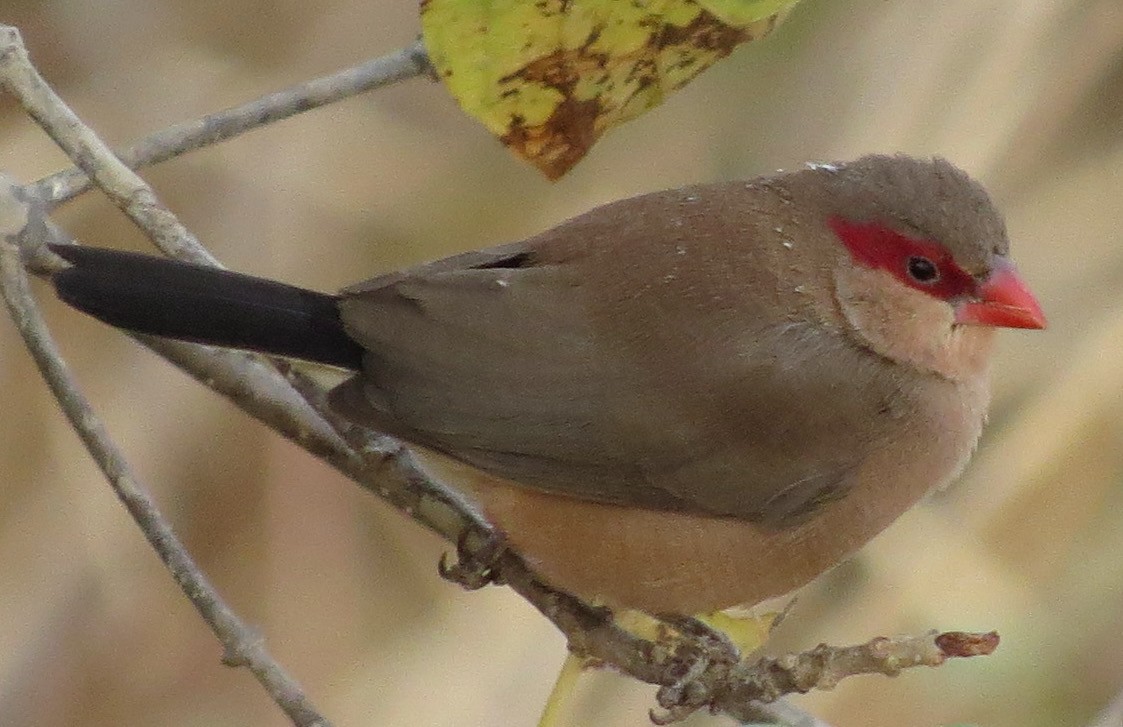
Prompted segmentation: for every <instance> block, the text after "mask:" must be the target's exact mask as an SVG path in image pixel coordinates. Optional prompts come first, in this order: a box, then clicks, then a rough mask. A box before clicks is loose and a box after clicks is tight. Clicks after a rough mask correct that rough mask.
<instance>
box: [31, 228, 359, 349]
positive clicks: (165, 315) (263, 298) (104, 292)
mask: <svg viewBox="0 0 1123 727" xmlns="http://www.w3.org/2000/svg"><path fill="white" fill-rule="evenodd" d="M50 247H51V250H52V251H53V252H54V253H56V254H57V255H59V256H60V257H62V258H63V259H65V260H67V261H68V262H70V263H71V265H72V267H69V268H66V269H65V270H61V271H59V272H57V273H55V275H54V278H53V280H54V284H55V290H57V291H58V295H59V297H60V298H62V299H63V300H64V301H65V302H66V303H68V304H70V305H72V306H74V307H75V308H77V309H78V310H81V311H84V312H86V313H89V314H90V315H92V316H94V317H95V318H99V319H101V320H102V321H105V322H106V323H108V324H110V325H111V326H117V327H119V328H124V329H127V330H130V331H134V332H136V333H147V334H150V335H153V336H162V337H164V338H175V339H178V340H181V341H193V342H195V343H206V344H210V345H213V346H224V347H228V348H240V349H246V350H250V351H261V352H263V353H270V354H275V355H278V356H287V357H291V358H299V359H304V360H307V361H318V362H320V363H325V364H329V365H331V366H340V367H343V368H349V369H355V370H358V369H359V368H361V366H362V354H363V350H362V348H360V347H359V345H358V344H357V343H355V342H354V341H352V340H351V339H350V338H348V337H347V334H346V333H344V331H343V324H342V322H341V321H340V320H339V307H338V306H337V305H336V298H335V297H334V296H331V295H324V294H323V293H316V292H314V291H311V290H304V289H303V288H296V287H293V286H291V285H285V284H283V283H277V282H274V281H272V280H263V279H261V278H253V277H250V276H248V275H240V274H238V273H231V272H228V271H225V270H216V269H214V268H208V267H204V266H201V265H191V264H189V263H183V262H178V261H176V260H167V259H165V258H158V257H152V256H149V255H139V254H137V253H131V252H120V251H117V250H104V249H100V248H93V247H85V246H79V245H51V246H50Z"/></svg>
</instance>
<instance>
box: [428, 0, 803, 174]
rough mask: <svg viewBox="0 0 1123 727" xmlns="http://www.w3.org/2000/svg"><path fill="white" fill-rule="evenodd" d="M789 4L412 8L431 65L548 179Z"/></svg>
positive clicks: (435, 0) (712, 0)
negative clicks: (417, 14)
mask: <svg viewBox="0 0 1123 727" xmlns="http://www.w3.org/2000/svg"><path fill="white" fill-rule="evenodd" d="M796 2H798V0H422V4H421V27H422V31H423V33H424V36H425V45H426V48H427V50H428V52H429V58H430V59H431V61H432V63H433V66H434V68H436V69H437V73H438V74H439V75H440V77H441V79H442V80H443V81H444V83H445V85H446V87H447V88H448V90H449V92H450V93H452V95H453V97H454V98H455V99H456V100H457V102H458V103H459V104H460V106H461V108H463V109H464V110H465V111H466V112H467V113H468V114H470V115H472V116H474V117H475V118H477V119H479V120H480V121H481V122H482V123H483V124H484V126H486V127H487V128H488V129H489V130H490V131H491V132H492V133H493V134H495V135H496V136H498V137H499V138H500V139H501V140H502V141H503V143H504V144H506V145H507V146H509V147H511V148H512V149H513V150H514V151H515V152H516V153H518V154H519V155H521V156H522V157H524V158H525V159H527V160H528V161H530V162H531V163H533V164H534V165H535V166H537V167H538V168H539V169H540V170H542V172H543V173H544V174H545V175H546V176H547V177H549V178H550V179H557V178H558V177H560V176H562V175H563V174H565V173H566V172H567V171H568V170H569V169H570V168H571V167H572V166H573V165H574V164H576V163H577V162H578V161H580V159H581V158H582V157H583V156H584V155H585V153H586V152H587V151H588V150H589V148H590V147H591V146H592V145H593V144H594V143H595V142H596V140H597V139H598V138H600V136H601V134H603V133H604V132H605V131H606V130H607V129H609V128H611V127H612V126H615V125H616V124H619V123H621V122H624V121H627V120H629V119H632V118H635V117H636V116H639V115H640V114H642V113H643V112H644V111H646V110H647V109H649V108H652V107H653V106H656V105H658V104H659V103H660V102H661V101H662V100H663V98H664V97H665V96H666V95H667V94H668V93H670V92H671V91H674V90H675V89H677V88H679V87H681V86H682V85H683V84H685V83H687V82H688V81H690V80H691V79H692V78H694V77H695V76H696V75H698V74H699V73H701V72H702V71H703V70H705V69H706V68H708V67H709V66H710V65H712V64H713V63H714V62H715V61H717V60H718V59H720V58H723V57H724V56H726V55H728V54H729V52H730V51H731V50H733V48H734V47H736V46H737V45H738V44H740V43H743V42H745V41H747V40H754V39H756V38H760V37H763V36H764V35H767V34H768V33H769V32H771V31H772V29H773V28H774V27H775V26H776V25H777V24H778V22H779V21H780V20H781V19H782V17H783V16H784V15H785V14H786V13H787V11H788V10H789V9H790V8H791V6H793V5H794V4H795V3H796Z"/></svg>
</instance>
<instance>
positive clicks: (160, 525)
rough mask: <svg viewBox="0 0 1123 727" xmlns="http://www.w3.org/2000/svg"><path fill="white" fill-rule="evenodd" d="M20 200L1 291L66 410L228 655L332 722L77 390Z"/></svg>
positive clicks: (313, 722) (7, 225) (304, 715)
mask: <svg viewBox="0 0 1123 727" xmlns="http://www.w3.org/2000/svg"><path fill="white" fill-rule="evenodd" d="M9 191H11V187H9ZM16 199H17V196H16V195H15V194H8V195H5V196H3V197H2V198H0V293H2V295H3V297H4V302H5V303H6V304H7V307H8V312H9V313H10V314H11V316H12V320H13V321H14V322H15V324H16V327H17V328H18V329H19V332H20V335H21V336H22V337H23V340H24V343H25V344H26V345H27V349H28V351H30V352H31V355H32V356H33V357H34V359H35V363H36V365H37V366H38V367H39V371H40V372H41V373H42V374H43V378H44V379H45V380H46V382H47V385H48V386H49V387H50V389H51V392H52V393H53V394H54V396H55V399H57V400H58V402H59V406H60V407H61V408H62V410H63V413H65V414H66V417H67V419H69V421H70V424H71V426H73V427H74V431H76V432H77V433H78V436H79V437H81V439H82V442H83V443H84V444H85V445H86V449H87V450H88V451H89V453H90V455H91V456H92V457H93V458H94V461H95V462H97V465H98V467H99V468H100V469H101V471H102V472H103V473H104V474H105V477H106V479H107V480H108V481H109V484H110V486H111V487H112V488H113V492H114V493H115V494H116V495H117V498H118V499H119V500H121V502H122V503H123V504H124V505H125V508H126V509H128V511H129V514H130V515H132V517H133V519H134V520H135V521H136V522H137V523H138V524H139V525H140V527H141V530H142V531H143V532H144V536H145V537H146V538H147V539H148V542H149V543H150V544H151V545H152V548H153V549H154V550H155V551H156V553H157V554H158V555H159V556H160V560H162V561H163V562H164V565H165V566H167V568H168V571H169V572H170V573H171V574H172V577H173V578H174V579H175V581H176V583H178V584H179V586H180V588H181V589H183V592H184V593H185V594H186V595H187V597H188V599H190V601H191V603H192V605H194V606H195V609H196V610H197V611H198V612H199V613H200V615H202V617H203V619H204V620H205V621H206V622H207V623H208V624H210V625H211V627H212V629H213V630H214V632H215V634H216V635H217V636H218V638H219V641H221V642H222V645H223V648H224V650H225V654H224V656H223V661H224V662H225V663H227V664H230V665H237V666H246V667H247V668H249V670H250V671H251V672H252V673H253V675H254V676H255V677H256V678H257V680H258V681H259V682H260V683H261V685H262V686H263V687H265V690H266V691H267V692H268V693H269V694H270V695H271V696H272V697H273V700H274V701H275V702H276V703H277V704H278V705H279V706H280V707H281V709H283V710H284V712H285V714H287V715H288V716H289V719H291V720H292V722H293V724H296V725H301V727H328V725H329V722H328V721H327V720H326V719H325V718H323V717H322V716H320V714H319V713H318V712H317V711H316V709H315V708H314V707H313V706H312V704H311V703H310V702H309V701H308V698H307V697H305V695H304V693H303V691H302V690H301V688H300V685H299V684H297V683H296V681H295V680H294V679H293V678H292V677H291V676H289V675H288V674H287V673H286V672H285V670H284V669H283V668H282V667H281V665H280V664H278V663H277V662H276V661H275V660H274V659H273V657H272V656H271V655H270V654H269V652H268V650H266V648H265V645H264V643H263V642H262V640H261V638H260V637H259V636H258V635H257V634H256V633H255V632H254V630H253V629H251V628H250V627H249V626H247V625H246V624H245V623H243V622H242V620H241V619H239V618H238V616H237V615H236V614H235V613H234V612H233V611H232V610H231V609H230V607H229V606H227V605H226V603H225V602H223V600H222V598H221V597H220V596H219V594H218V591H216V590H215V588H214V586H213V585H211V583H210V581H209V580H208V579H207V577H206V576H205V575H203V573H202V571H200V570H199V566H198V565H197V564H196V563H195V561H194V560H193V559H192V558H191V556H190V555H189V554H188V553H187V549H186V548H184V546H183V544H182V543H181V542H180V541H179V539H178V538H176V536H175V533H174V532H173V531H172V529H171V526H170V525H169V524H168V522H167V521H166V520H165V519H164V517H163V515H161V514H160V512H159V510H158V508H157V507H156V504H155V503H154V502H153V501H152V499H151V498H150V497H149V496H148V493H147V490H148V488H146V487H145V486H144V485H143V484H142V483H141V482H140V480H138V479H137V477H136V475H135V474H134V473H133V471H132V469H131V468H130V467H129V464H128V462H127V461H126V460H125V456H124V455H123V454H122V453H121V450H120V449H119V448H118V447H117V445H116V444H115V443H114V442H113V440H112V439H111V438H110V437H109V435H108V433H107V432H106V431H105V427H104V426H103V425H102V423H101V420H100V419H99V418H98V416H97V414H96V413H95V412H94V410H93V407H91V406H90V403H89V401H88V400H87V399H86V398H85V397H84V396H83V395H82V393H81V392H80V391H79V390H78V386H77V384H76V383H75V381H74V378H73V377H72V376H71V375H70V370H69V369H68V367H67V366H66V364H65V363H64V362H63V360H62V355H61V354H60V353H59V350H58V347H57V346H56V345H55V342H54V340H53V339H52V338H51V335H50V333H49V331H48V330H47V326H46V322H45V321H44V320H43V317H42V315H41V314H40V313H39V308H38V306H37V305H36V303H35V299H34V298H33V297H32V295H31V290H30V288H29V286H28V281H27V274H26V272H25V271H24V266H23V260H22V259H21V242H20V240H19V239H18V238H19V237H22V236H23V234H24V232H25V230H27V229H29V228H28V227H27V226H26V225H25V224H23V223H25V222H26V220H27V219H28V218H27V216H26V214H25V213H26V209H27V208H26V207H23V208H21V207H19V206H17V205H13V204H12V201H13V200H16Z"/></svg>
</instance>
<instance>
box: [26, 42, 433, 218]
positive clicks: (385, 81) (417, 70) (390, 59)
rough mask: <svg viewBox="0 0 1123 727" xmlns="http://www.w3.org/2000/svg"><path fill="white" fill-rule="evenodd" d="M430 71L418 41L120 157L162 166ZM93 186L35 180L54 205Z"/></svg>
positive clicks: (73, 175)
mask: <svg viewBox="0 0 1123 727" xmlns="http://www.w3.org/2000/svg"><path fill="white" fill-rule="evenodd" d="M428 69H429V62H428V58H427V57H426V55H425V47H424V46H423V45H422V44H421V42H420V41H418V42H416V43H414V44H413V45H411V46H410V47H408V48H404V49H402V50H399V51H395V52H393V53H390V54H388V55H385V56H382V57H381V58H375V59H373V60H370V61H367V62H366V63H361V64H359V65H357V66H354V67H353V68H347V69H344V70H342V71H339V72H337V73H333V74H331V75H329V76H324V77H322V78H317V79H314V80H311V81H307V82H305V83H301V84H297V85H295V86H291V87H289V88H286V89H284V90H283V91H278V92H276V93H271V94H269V95H267V96H263V97H261V98H258V99H254V100H253V101H249V102H248V103H244V104H241V105H239V106H234V107H233V108H229V109H225V110H223V111H219V112H217V113H213V114H208V115H206V116H204V117H202V118H200V119H194V120H191V121H185V122H183V123H180V124H176V125H175V126H171V127H168V128H167V129H163V130H161V131H158V132H156V133H154V134H150V135H149V136H147V137H145V138H144V139H141V140H140V141H138V142H136V143H135V144H133V145H131V146H129V147H127V148H126V149H124V150H122V151H119V152H117V157H118V158H119V159H120V160H121V161H122V162H123V163H124V164H125V165H126V166H128V167H129V168H130V169H141V168H144V167H147V166H151V165H153V164H159V163H160V162H163V161H167V160H168V159H172V158H174V157H177V156H179V155H181V154H184V153H186V152H189V151H193V150H195V149H199V148H202V147H205V146H210V145H212V144H217V143H219V142H222V141H226V140H227V139H232V138H234V137H235V136H238V135H240V134H244V133H245V132H247V131H252V130H253V129H256V128H258V127H261V126H265V125H266V124H271V123H273V122H274V121H280V120H282V119H287V118H288V117H290V116H295V115H296V114H299V113H303V112H305V111H311V110H312V109H316V108H319V107H321V106H325V105H327V104H330V103H334V102H336V101H340V100H342V99H345V98H349V97H351V96H355V95H358V94H360V93H364V92H366V91H370V90H372V89H375V88H380V87H382V86H389V85H391V84H394V83H397V82H399V81H404V80H406V79H409V78H414V77H416V76H420V75H423V74H424V73H426V72H427V71H428ZM91 184H92V182H91V181H90V178H89V177H88V176H87V175H86V174H85V173H84V172H83V171H82V170H80V169H67V170H65V171H62V172H58V173H56V174H52V175H51V176H49V177H45V178H43V179H41V180H40V181H38V182H36V183H35V192H36V194H37V196H38V197H39V198H40V199H43V200H44V201H46V202H47V203H48V205H49V206H50V207H55V206H58V205H60V204H63V203H65V202H67V201H69V200H71V199H73V198H74V197H77V196H78V195H79V194H81V193H83V192H85V191H86V190H88V189H89V188H90V186H91Z"/></svg>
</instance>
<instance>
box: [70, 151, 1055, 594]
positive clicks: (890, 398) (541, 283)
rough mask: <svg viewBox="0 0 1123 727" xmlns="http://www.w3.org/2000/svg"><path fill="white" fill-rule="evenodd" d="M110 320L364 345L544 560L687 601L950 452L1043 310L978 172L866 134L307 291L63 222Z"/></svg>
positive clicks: (864, 522) (75, 258) (362, 395)
mask: <svg viewBox="0 0 1123 727" xmlns="http://www.w3.org/2000/svg"><path fill="white" fill-rule="evenodd" d="M52 250H54V251H55V252H56V253H58V254H59V255H60V256H62V257H63V258H65V259H66V260H67V261H69V262H70V263H71V264H72V267H70V268H67V269H65V270H63V271H61V272H59V273H57V274H56V275H55V276H54V284H55V286H56V288H57V290H58V294H59V295H60V297H62V299H63V300H65V301H66V302H68V303H69V304H71V305H73V306H74V307H76V308H79V309H81V310H84V311H86V312H88V313H91V314H92V315H94V316H97V317H98V318H100V319H102V320H104V321H106V322H108V323H110V324H112V325H115V326H119V327H122V328H126V329H129V330H132V331H137V332H142V333H148V334H155V335H158V336H167V337H172V338H178V339H183V340H188V341H196V342H202V343H210V344H214V345H221V346H230V347H236V348H243V349H250V350H256V351H264V352H266V353H273V354H278V355H283V356H289V357H295V358H301V359H308V360H313V361H319V362H323V363H327V364H330V365H333V366H339V367H343V368H348V369H353V370H354V371H355V372H356V373H355V374H354V375H353V376H352V377H351V378H350V379H348V380H347V381H346V382H345V383H343V384H341V385H340V386H338V387H337V388H336V389H334V390H333V391H332V393H331V405H332V406H333V407H334V408H335V409H336V410H337V411H338V412H339V413H341V414H342V415H344V416H345V417H347V418H349V419H350V420H352V421H354V422H356V423H358V424H361V425H364V426H367V427H370V428H372V429H376V430H378V431H382V432H388V433H390V434H393V435H395V436H397V437H400V438H402V439H404V440H406V441H407V442H410V443H412V444H414V445H417V446H418V447H419V448H421V449H422V451H423V452H428V453H429V454H430V455H431V459H430V462H431V463H434V464H433V466H434V467H436V468H437V469H438V470H439V471H440V473H441V474H442V476H445V477H450V478H451V482H452V484H454V485H455V486H457V487H459V488H460V489H462V490H463V491H464V493H465V494H466V495H467V496H468V497H469V498H470V499H472V500H473V501H474V502H475V503H476V504H477V505H478V507H479V508H480V511H481V512H482V513H483V514H484V515H485V516H486V517H487V518H488V519H489V520H490V521H491V522H492V523H493V524H494V525H495V527H496V528H497V529H498V530H499V531H500V532H501V533H502V535H503V537H504V539H505V542H506V543H507V544H508V545H509V546H510V547H511V548H513V549H514V550H516V551H517V552H518V553H520V554H521V555H522V556H523V557H524V558H526V560H527V562H528V563H529V564H530V565H531V566H532V567H533V568H534V569H536V571H537V572H538V573H539V574H540V576H541V577H542V578H544V579H545V580H546V581H547V582H549V583H551V584H552V585H554V586H556V587H558V588H561V589H563V590H565V591H569V592H571V593H573V594H575V595H577V596H580V597H582V598H584V599H586V600H589V601H593V602H597V603H602V604H606V605H608V606H612V607H618V608H619V607H624V608H632V609H639V610H643V611H647V612H649V613H657V614H667V613H669V614H684V615H686V614H695V613H701V612H710V611H715V610H719V609H723V608H727V607H731V606H735V605H746V604H755V603H757V602H759V601H761V600H763V599H766V598H768V597H772V596H777V595H781V594H784V593H787V592H789V591H791V590H793V589H795V588H797V587H799V586H802V585H803V584H805V583H807V582H808V581H810V580H811V579H812V578H814V577H815V576H816V575H818V574H820V573H822V572H823V571H825V570H827V569H828V568H830V567H831V566H833V565H835V564H836V563H838V562H839V561H840V560H842V559H844V558H845V557H846V556H848V555H849V554H851V553H853V552H854V551H855V550H856V549H857V548H859V547H860V546H861V545H862V544H864V543H865V542H867V541H868V540H869V539H870V538H872V537H873V536H874V535H876V534H877V533H878V532H880V531H881V530H882V529H884V528H885V527H886V526H888V525H889V524H890V523H891V522H893V520H894V519H896V518H897V517H898V516H899V515H901V513H903V512H904V511H905V510H906V509H907V508H909V507H910V506H911V505H913V504H914V503H915V502H916V501H917V500H918V499H920V498H921V497H923V496H924V495H925V494H926V493H928V492H929V491H931V490H932V489H934V488H938V487H941V486H943V485H945V484H947V483H948V482H949V480H951V479H952V478H954V477H955V476H956V475H957V474H958V473H959V472H960V470H962V469H963V466H964V465H965V463H966V462H967V460H968V458H969V456H970V455H971V453H972V451H973V449H974V447H975V444H976V441H977V440H978V437H979V432H980V428H981V427H982V424H983V420H984V419H985V417H986V410H987V403H988V384H987V368H988V361H989V359H990V354H991V347H992V342H993V338H994V333H995V328H997V327H1012V328H1043V327H1044V326H1045V318H1044V316H1043V315H1042V312H1041V309H1040V307H1039V306H1038V304H1037V302H1036V300H1035V299H1034V297H1033V295H1032V294H1031V293H1030V292H1029V289H1028V288H1027V287H1026V286H1025V284H1024V283H1023V282H1022V280H1021V279H1020V278H1019V276H1018V274H1017V273H1016V272H1015V270H1014V267H1013V265H1012V263H1011V261H1010V258H1009V256H1008V242H1007V238H1006V230H1005V225H1004V223H1003V221H1002V217H1001V216H1000V215H999V213H998V211H997V210H996V209H995V207H994V205H993V204H992V203H991V200H990V198H989V197H988V196H987V193H986V192H985V191H984V189H983V188H982V187H981V186H980V185H979V184H978V183H976V182H975V181H973V180H972V179H971V178H969V177H968V176H967V175H966V174H965V173H964V172H962V171H960V170H959V169H957V168H956V167H954V166H952V165H951V164H950V163H948V162H946V161H944V160H942V159H914V158H910V157H907V156H900V155H898V156H866V157H862V158H861V159H858V160H856V161H853V162H848V163H838V164H813V165H807V167H806V168H802V169H799V170H797V171H793V172H781V173H777V174H775V175H772V176H766V177H760V178H757V179H753V180H750V181H741V182H727V183H721V184H704V185H698V186H693V187H686V188H683V189H675V190H670V191H665V192H658V193H654V194H647V195H642V196H639V197H634V198H631V199H626V200H623V201H619V202H615V203H612V204H608V205H605V206H603V207H599V208H597V209H595V210H592V211H591V212H588V213H586V214H584V215H581V216H580V217H577V218H574V219H572V220H569V221H567V222H564V223H563V224H561V225H559V226H557V227H555V228H553V229H551V230H549V231H547V232H544V233H542V234H539V235H536V236H534V237H532V238H530V239H528V240H525V241H523V242H518V243H514V244H508V245H503V246H499V247H494V248H488V249H485V250H480V251H477V252H469V253H465V254H461V255H455V256H453V257H450V258H446V259H444V260H439V261H437V262H433V263H429V264H427V265H421V266H419V267H416V268H412V269H408V270H404V271H401V272H397V273H392V274H389V275H383V276H379V277H376V278H373V279H371V280H369V281H367V282H364V283H359V284H357V285H355V286H352V287H350V288H347V289H346V290H344V291H343V292H342V293H340V294H339V295H334V296H333V295H324V294H320V293H316V292H312V291H306V290H301V289H299V288H293V287H290V286H287V285H283V284H280V283H275V282H271V281H265V280H260V279H256V278H251V277H248V276H244V275H239V274H235V273H229V272H222V271H217V270H214V269H210V268H204V267H198V266H194V265H189V264H185V263H180V262H173V261H168V260H164V259H159V258H152V257H147V256H141V255H136V254H131V253H123V252H113V251H108V250H98V249H91V248H86V247H77V246H53V247H52Z"/></svg>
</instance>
